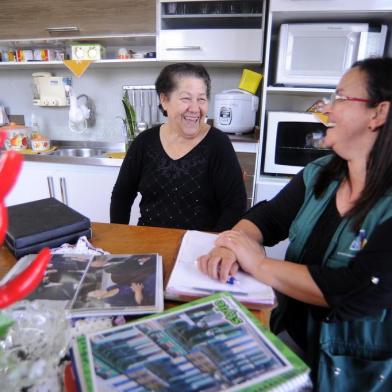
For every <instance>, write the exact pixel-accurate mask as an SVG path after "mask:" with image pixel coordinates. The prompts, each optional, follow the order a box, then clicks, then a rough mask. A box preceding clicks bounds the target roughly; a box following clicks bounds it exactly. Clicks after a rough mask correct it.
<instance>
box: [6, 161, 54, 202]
mask: <svg viewBox="0 0 392 392" xmlns="http://www.w3.org/2000/svg"><path fill="white" fill-rule="evenodd" d="M48 180H49V181H51V182H52V183H54V171H53V168H51V167H50V166H48V165H42V164H40V163H38V164H37V163H35V162H23V165H22V170H21V171H20V173H19V176H18V178H17V180H16V183H15V185H14V187H13V188H12V190H11V192H10V193H9V194H8V196H7V197H6V199H5V203H6V205H7V206H11V205H14V204H20V203H26V202H29V201H33V200H39V199H45V198H47V197H50V193H49V184H48ZM59 200H60V199H59Z"/></svg>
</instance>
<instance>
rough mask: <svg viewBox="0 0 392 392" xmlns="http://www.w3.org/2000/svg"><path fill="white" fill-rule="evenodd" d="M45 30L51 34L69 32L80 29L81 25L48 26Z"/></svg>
mask: <svg viewBox="0 0 392 392" xmlns="http://www.w3.org/2000/svg"><path fill="white" fill-rule="evenodd" d="M45 30H46V31H47V32H48V33H49V34H51V33H69V32H71V31H79V27H76V26H65V27H47V28H46V29H45Z"/></svg>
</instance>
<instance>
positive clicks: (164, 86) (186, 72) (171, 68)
mask: <svg viewBox="0 0 392 392" xmlns="http://www.w3.org/2000/svg"><path fill="white" fill-rule="evenodd" d="M184 76H187V77H194V78H199V79H201V80H203V82H204V84H205V85H206V89H207V98H210V92H211V79H210V75H208V72H207V70H206V69H205V68H204V67H203V66H202V65H196V64H190V63H175V64H170V65H167V66H166V67H165V68H163V69H162V71H161V73H160V74H159V76H158V78H157V80H156V82H155V90H156V92H157V94H158V97H159V96H160V95H161V94H164V95H166V96H169V95H170V93H171V92H173V91H174V90H175V89H176V88H177V84H178V80H179V79H180V78H182V77H184ZM159 109H160V110H161V112H162V113H163V114H164V116H167V112H166V110H164V109H163V107H162V105H161V104H159Z"/></svg>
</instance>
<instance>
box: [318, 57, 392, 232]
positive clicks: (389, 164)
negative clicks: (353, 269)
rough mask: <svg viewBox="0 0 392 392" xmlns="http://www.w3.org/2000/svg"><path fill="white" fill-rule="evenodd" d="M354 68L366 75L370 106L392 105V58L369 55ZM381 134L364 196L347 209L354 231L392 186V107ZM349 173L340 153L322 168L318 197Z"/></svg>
mask: <svg viewBox="0 0 392 392" xmlns="http://www.w3.org/2000/svg"><path fill="white" fill-rule="evenodd" d="M351 68H358V69H359V70H360V71H361V72H363V73H364V74H365V75H366V80H367V86H366V90H367V93H368V98H369V99H370V100H371V101H372V102H371V103H368V104H367V105H368V107H376V106H377V105H378V103H380V102H383V101H388V102H391V105H392V59H391V58H387V57H383V58H368V59H365V60H361V61H357V62H356V63H354V64H353V65H352V66H351ZM376 131H377V132H378V136H377V139H376V141H375V143H374V145H373V148H372V149H371V151H370V154H369V157H368V162H367V168H366V182H365V186H364V189H363V191H362V193H361V196H360V197H359V199H358V200H357V202H356V203H355V205H354V206H353V207H352V209H351V210H350V211H348V212H347V214H346V216H347V217H351V218H352V219H353V222H352V228H353V230H354V231H358V230H359V229H360V226H361V223H362V221H363V220H364V219H365V217H366V215H367V214H368V212H369V211H370V210H371V208H372V207H373V206H374V205H375V203H376V202H377V201H378V200H379V199H380V197H382V195H383V194H384V193H385V191H386V190H387V189H388V188H392V109H391V108H390V109H389V112H388V115H387V118H386V121H385V123H384V124H383V125H382V126H380V127H379V128H378V129H377V130H376ZM347 175H348V167H347V161H345V160H344V159H342V158H340V157H339V156H337V155H336V154H335V155H334V157H333V158H332V160H331V161H330V162H329V164H328V165H326V166H325V168H324V169H323V170H322V171H321V172H320V175H319V176H318V178H317V181H316V183H315V187H314V190H315V194H316V197H319V196H321V195H322V193H323V192H324V190H325V189H326V188H327V186H328V185H329V183H330V182H331V181H333V180H335V179H338V180H342V179H343V178H345V177H347Z"/></svg>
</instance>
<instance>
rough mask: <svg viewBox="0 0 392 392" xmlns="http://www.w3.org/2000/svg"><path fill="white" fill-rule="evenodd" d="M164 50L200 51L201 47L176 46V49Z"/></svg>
mask: <svg viewBox="0 0 392 392" xmlns="http://www.w3.org/2000/svg"><path fill="white" fill-rule="evenodd" d="M166 50H201V46H178V47H176V48H166Z"/></svg>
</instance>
